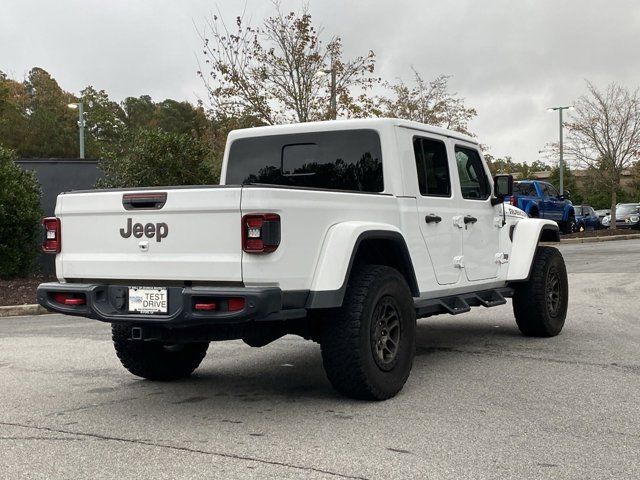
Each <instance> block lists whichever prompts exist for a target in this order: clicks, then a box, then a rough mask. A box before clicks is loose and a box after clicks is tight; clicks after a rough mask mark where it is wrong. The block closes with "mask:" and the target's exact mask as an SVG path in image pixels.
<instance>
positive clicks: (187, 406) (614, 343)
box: [0, 241, 640, 479]
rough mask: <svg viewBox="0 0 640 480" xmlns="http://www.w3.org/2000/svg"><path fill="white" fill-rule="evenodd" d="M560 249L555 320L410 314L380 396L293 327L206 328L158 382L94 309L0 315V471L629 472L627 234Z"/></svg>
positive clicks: (635, 359) (65, 474)
mask: <svg viewBox="0 0 640 480" xmlns="http://www.w3.org/2000/svg"><path fill="white" fill-rule="evenodd" d="M561 250H562V251H563V254H564V255H565V258H566V260H567V264H568V270H569V272H570V309H569V316H568V320H567V324H566V326H565V329H564V331H563V332H562V334H561V335H559V336H558V337H555V338H551V339H531V338H525V337H523V336H521V335H520V334H519V332H518V329H517V327H516V325H515V322H514V320H513V315H512V311H511V306H510V305H504V306H501V307H496V308H492V309H474V310H472V311H471V312H470V313H467V314H464V315H459V316H457V317H449V316H439V317H432V318H430V319H425V320H420V321H419V323H418V347H417V357H416V361H415V364H414V367H413V371H412V374H411V377H410V378H409V381H408V383H407V385H406V386H405V388H404V390H403V391H402V392H401V393H400V394H399V395H398V396H397V397H396V398H394V399H392V400H388V401H386V402H379V403H370V402H359V401H353V400H348V399H345V398H342V397H340V396H338V395H337V394H336V393H334V391H333V390H332V389H331V387H330V385H329V383H328V381H327V380H326V379H325V376H324V372H323V370H322V364H321V359H320V351H319V347H318V346H317V345H316V344H314V343H311V342H307V341H304V340H302V339H299V338H297V337H291V336H289V337H285V338H284V339H281V340H279V341H277V342H275V343H272V344H271V345H268V346H267V347H264V348H262V349H252V348H251V347H248V346H246V345H244V344H243V343H242V342H239V341H234V342H225V343H216V344H212V345H211V347H210V349H209V353H208V355H207V357H206V359H205V361H204V362H203V364H202V366H201V367H200V368H199V369H198V370H197V371H196V373H195V374H194V376H193V377H191V378H189V379H187V380H183V381H179V382H175V383H154V382H150V381H144V380H140V379H137V378H135V377H133V376H131V375H130V374H129V373H128V372H126V371H125V370H124V369H123V368H122V367H121V366H120V363H119V362H118V360H117V358H116V356H115V353H114V352H113V348H112V345H111V341H110V329H109V326H108V325H106V324H102V323H98V322H95V321H89V320H84V319H78V318H71V317H65V316H62V315H46V316H39V317H14V318H8V319H7V318H5V319H0V478H115V477H117V478H134V477H135V478H260V479H264V478H367V479H379V478H389V479H391V478H399V479H400V478H401V479H407V478H429V479H440V478H443V479H444V478H446V479H461V478H470V479H484V478H487V479H497V478H509V479H512V478H518V479H524V478H535V479H538V478H548V479H564V478H566V479H591V478H593V479H602V478H616V479H618V478H625V479H626V478H639V477H640V459H639V455H638V452H640V433H639V429H638V426H639V425H640V355H639V352H640V350H639V347H640V308H639V306H638V298H639V295H638V291H640V274H639V273H638V272H640V241H622V242H607V243H598V244H577V245H566V246H562V247H561Z"/></svg>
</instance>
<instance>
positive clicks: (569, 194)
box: [562, 190, 571, 200]
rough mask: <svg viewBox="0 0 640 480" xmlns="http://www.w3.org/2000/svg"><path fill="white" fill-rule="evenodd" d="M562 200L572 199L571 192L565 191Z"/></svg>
mask: <svg viewBox="0 0 640 480" xmlns="http://www.w3.org/2000/svg"><path fill="white" fill-rule="evenodd" d="M562 198H566V199H567V200H569V199H570V198H571V192H570V191H569V190H565V191H564V193H563V194H562Z"/></svg>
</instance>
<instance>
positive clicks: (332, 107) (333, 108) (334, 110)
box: [316, 59, 338, 120]
mask: <svg viewBox="0 0 640 480" xmlns="http://www.w3.org/2000/svg"><path fill="white" fill-rule="evenodd" d="M325 75H331V79H330V81H329V89H330V90H329V91H330V99H329V118H330V119H331V120H335V119H336V118H338V99H337V96H338V92H337V88H338V87H337V78H338V74H337V72H336V67H335V64H334V63H333V59H331V68H326V69H323V70H318V72H317V73H316V76H317V77H324V76H325Z"/></svg>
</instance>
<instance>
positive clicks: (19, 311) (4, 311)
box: [0, 303, 51, 317]
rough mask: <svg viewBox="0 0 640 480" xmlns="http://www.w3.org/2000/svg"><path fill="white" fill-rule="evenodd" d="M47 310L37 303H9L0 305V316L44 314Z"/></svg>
mask: <svg viewBox="0 0 640 480" xmlns="http://www.w3.org/2000/svg"><path fill="white" fill-rule="evenodd" d="M47 313H51V312H49V311H48V310H47V309H46V308H44V307H42V306H41V305H38V304H35V303H34V304H32V305H10V306H8V307H0V317H18V316H23V315H44V314H47Z"/></svg>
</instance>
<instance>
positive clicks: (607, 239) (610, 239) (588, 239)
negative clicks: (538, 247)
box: [560, 233, 640, 244]
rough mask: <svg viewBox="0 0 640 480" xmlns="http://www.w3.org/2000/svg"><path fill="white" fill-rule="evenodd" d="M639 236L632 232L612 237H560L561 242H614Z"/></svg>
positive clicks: (639, 234)
mask: <svg viewBox="0 0 640 480" xmlns="http://www.w3.org/2000/svg"><path fill="white" fill-rule="evenodd" d="M638 238H640V233H632V234H630V235H616V236H610V237H585V238H565V239H560V244H563V243H564V244H566V243H599V242H614V241H618V240H635V239H638Z"/></svg>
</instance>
